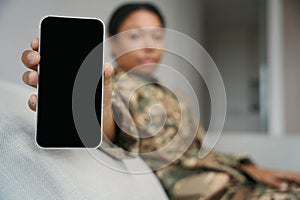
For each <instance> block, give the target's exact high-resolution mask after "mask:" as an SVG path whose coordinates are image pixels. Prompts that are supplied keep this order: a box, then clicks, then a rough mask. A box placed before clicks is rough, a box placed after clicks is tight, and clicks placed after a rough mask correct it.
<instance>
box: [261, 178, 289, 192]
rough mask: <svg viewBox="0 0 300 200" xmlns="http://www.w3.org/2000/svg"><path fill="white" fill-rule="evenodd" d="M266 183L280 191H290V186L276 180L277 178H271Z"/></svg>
mask: <svg viewBox="0 0 300 200" xmlns="http://www.w3.org/2000/svg"><path fill="white" fill-rule="evenodd" d="M266 183H267V184H268V185H270V186H272V187H274V188H276V189H280V190H287V189H288V184H287V183H285V182H283V181H281V180H279V179H276V178H270V179H268V180H267V181H266Z"/></svg>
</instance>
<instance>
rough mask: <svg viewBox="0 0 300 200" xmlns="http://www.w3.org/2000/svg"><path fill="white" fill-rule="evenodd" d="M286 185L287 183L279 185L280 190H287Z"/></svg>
mask: <svg viewBox="0 0 300 200" xmlns="http://www.w3.org/2000/svg"><path fill="white" fill-rule="evenodd" d="M288 187H289V186H288V184H287V183H281V184H280V190H283V191H286V190H287V189H288Z"/></svg>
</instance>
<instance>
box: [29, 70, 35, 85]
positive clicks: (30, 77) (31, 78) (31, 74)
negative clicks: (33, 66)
mask: <svg viewBox="0 0 300 200" xmlns="http://www.w3.org/2000/svg"><path fill="white" fill-rule="evenodd" d="M28 81H29V84H31V85H32V84H34V78H33V73H32V72H30V73H29V74H28Z"/></svg>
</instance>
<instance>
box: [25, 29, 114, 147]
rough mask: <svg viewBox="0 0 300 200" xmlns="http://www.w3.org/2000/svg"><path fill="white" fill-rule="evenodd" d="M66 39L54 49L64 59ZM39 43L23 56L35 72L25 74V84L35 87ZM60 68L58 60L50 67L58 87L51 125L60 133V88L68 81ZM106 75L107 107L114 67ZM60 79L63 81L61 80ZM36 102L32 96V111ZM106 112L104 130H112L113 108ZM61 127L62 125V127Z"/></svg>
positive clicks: (56, 139)
mask: <svg viewBox="0 0 300 200" xmlns="http://www.w3.org/2000/svg"><path fill="white" fill-rule="evenodd" d="M103 33H104V32H103ZM64 39H65V38H64ZM64 39H63V40H61V44H59V42H58V41H56V42H55V44H54V45H53V49H54V48H55V52H56V53H61V55H62V56H63V57H65V51H63V52H62V50H61V49H64V50H66V49H65V48H63V47H65V46H64V45H63V44H64V42H65V40H64ZM81 39H82V38H81ZM39 43H40V42H39V40H38V38H35V39H34V40H33V41H32V43H31V48H32V50H26V51H24V52H23V54H22V62H23V63H24V65H25V66H26V67H28V68H30V69H33V71H27V72H25V73H24V74H23V80H24V82H25V83H26V84H28V85H31V86H33V87H36V86H37V81H38V78H39V77H38V74H37V72H36V70H37V65H38V64H39V62H40V58H41V57H42V58H43V56H40V54H39V52H38V49H39ZM77 44H78V43H77ZM69 47H70V46H69ZM45 56H46V55H45ZM73 56H74V55H73ZM59 66H62V62H61V61H60V60H58V59H57V60H56V61H55V62H53V66H49V69H51V71H52V73H54V75H53V76H52V78H51V79H52V83H53V85H56V86H57V87H58V88H56V87H54V88H55V92H54V94H53V96H52V100H53V99H55V101H52V103H51V104H52V105H55V106H56V107H54V108H52V110H53V112H55V113H56V115H55V118H56V120H55V121H53V119H52V120H50V121H51V124H52V125H53V127H56V128H55V130H56V131H59V130H60V129H64V125H65V123H62V122H60V121H59V117H58V115H59V114H61V110H60V106H58V105H59V103H60V102H62V101H61V100H62V99H63V97H64V94H65V93H64V91H63V90H60V91H59V88H60V85H61V84H64V82H65V81H66V80H68V76H67V75H63V73H61V69H60V67H59ZM40 67H41V66H40ZM40 73H41V72H40ZM47 74H48V75H50V72H49V73H46V75H47ZM68 75H70V74H68ZM104 75H105V76H104V79H105V81H104V86H105V88H106V89H105V90H104V94H103V95H104V96H105V97H104V98H103V99H104V100H105V101H108V102H104V104H105V105H110V104H111V102H109V101H110V97H111V87H110V79H111V76H112V75H113V67H112V66H111V65H107V66H106V68H105V73H104ZM48 77H49V76H48ZM59 78H60V79H61V80H59ZM53 81H54V82H55V84H54V82H53ZM53 85H52V86H53ZM52 86H51V88H52V89H53V87H52ZM59 94H63V96H60V95H59ZM43 99H45V98H43ZM40 100H41V99H40ZM36 101H37V96H36V95H32V96H31V97H30V99H29V107H30V108H31V109H32V110H35V108H36ZM53 102H56V103H53ZM48 103H49V102H48ZM40 106H41V105H40ZM62 107H63V106H62ZM104 110H105V113H107V116H108V117H106V118H105V119H104V124H108V126H104V127H103V129H107V130H111V129H112V128H113V127H114V124H113V118H112V111H111V107H110V106H106V107H105V108H104ZM109 113H111V114H110V115H108V114H109ZM50 121H48V122H50ZM61 121H64V120H61ZM60 125H62V127H61V126H60ZM107 132H109V131H107ZM49 134H50V133H49ZM53 136H56V138H55V137H54V138H55V140H54V141H59V140H60V139H61V137H58V135H55V134H54V135H53ZM60 136H63V135H60ZM66 139H67V140H68V142H70V141H72V140H70V139H72V138H69V137H67V138H66ZM70 144H71V145H70ZM48 147H49V148H55V147H58V148H66V147H70V148H73V147H82V146H80V145H76V144H75V145H74V143H73V144H72V142H71V143H69V145H65V144H62V143H61V144H60V146H58V145H56V144H50V145H49V144H48V146H47V147H46V148H48Z"/></svg>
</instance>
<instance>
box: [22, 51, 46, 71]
mask: <svg viewBox="0 0 300 200" xmlns="http://www.w3.org/2000/svg"><path fill="white" fill-rule="evenodd" d="M40 59H41V56H40V54H39V52H37V51H32V50H25V51H24V52H23V53H22V57H21V60H22V62H23V64H24V65H25V66H26V67H28V68H30V69H33V70H37V65H38V64H39V62H40Z"/></svg>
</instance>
